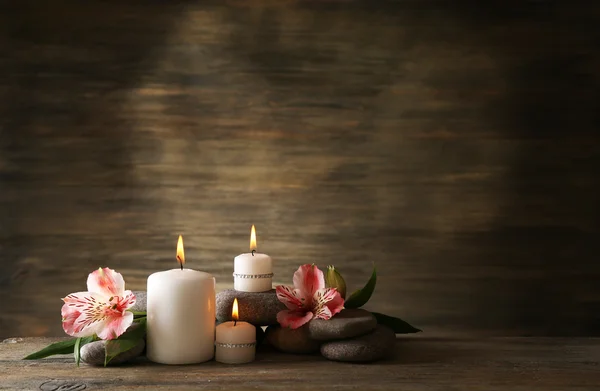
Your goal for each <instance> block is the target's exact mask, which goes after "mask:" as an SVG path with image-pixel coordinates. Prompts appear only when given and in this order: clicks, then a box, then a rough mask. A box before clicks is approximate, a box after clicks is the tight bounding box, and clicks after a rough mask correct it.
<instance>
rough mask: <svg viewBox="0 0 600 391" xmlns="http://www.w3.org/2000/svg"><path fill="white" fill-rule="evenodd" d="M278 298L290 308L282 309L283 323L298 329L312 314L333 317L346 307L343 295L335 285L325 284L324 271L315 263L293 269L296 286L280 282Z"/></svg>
mask: <svg viewBox="0 0 600 391" xmlns="http://www.w3.org/2000/svg"><path fill="white" fill-rule="evenodd" d="M276 291H277V298H278V299H279V301H281V302H282V303H283V304H285V305H286V307H287V308H288V309H287V310H283V311H279V313H278V314H277V321H278V322H279V324H281V326H283V327H289V328H292V329H297V328H298V327H300V326H302V325H304V324H306V323H308V322H309V321H310V320H311V319H312V318H318V319H330V318H331V317H332V316H333V315H335V314H337V313H338V312H340V311H341V310H342V309H343V308H344V299H342V296H341V295H340V293H339V292H338V291H337V290H336V289H335V288H325V278H324V276H323V272H322V271H321V270H319V268H318V267H316V266H315V265H302V266H300V267H299V268H298V270H296V272H295V273H294V287H293V288H292V287H288V286H284V285H279V286H277V287H276Z"/></svg>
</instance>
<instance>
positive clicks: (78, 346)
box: [73, 336, 94, 366]
mask: <svg viewBox="0 0 600 391" xmlns="http://www.w3.org/2000/svg"><path fill="white" fill-rule="evenodd" d="M92 341H94V336H91V337H79V338H77V339H76V340H75V347H74V349H73V355H74V356H75V364H77V366H79V362H80V361H81V347H82V346H83V345H85V344H88V343H90V342H92Z"/></svg>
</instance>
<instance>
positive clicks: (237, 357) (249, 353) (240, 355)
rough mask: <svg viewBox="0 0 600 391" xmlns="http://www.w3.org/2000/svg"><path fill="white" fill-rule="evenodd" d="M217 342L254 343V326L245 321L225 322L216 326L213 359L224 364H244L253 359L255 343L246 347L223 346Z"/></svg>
mask: <svg viewBox="0 0 600 391" xmlns="http://www.w3.org/2000/svg"><path fill="white" fill-rule="evenodd" d="M219 343H228V344H246V343H254V344H256V328H255V327H254V326H252V325H251V324H250V323H247V322H240V321H238V322H237V323H236V324H235V326H234V322H225V323H221V324H220V325H218V326H217V349H216V356H215V360H216V361H218V362H222V363H225V364H244V363H248V362H251V361H254V354H255V352H256V345H254V346H248V347H225V346H219V345H218V344H219Z"/></svg>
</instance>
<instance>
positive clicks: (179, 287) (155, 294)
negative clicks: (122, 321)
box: [146, 236, 215, 364]
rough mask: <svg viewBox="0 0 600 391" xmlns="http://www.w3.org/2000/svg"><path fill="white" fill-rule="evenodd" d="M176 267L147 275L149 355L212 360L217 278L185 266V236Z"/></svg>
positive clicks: (176, 360) (161, 359)
mask: <svg viewBox="0 0 600 391" xmlns="http://www.w3.org/2000/svg"><path fill="white" fill-rule="evenodd" d="M177 261H178V262H179V265H180V267H179V268H177V269H172V270H167V271H164V272H158V273H154V274H152V275H150V277H148V288H147V290H148V299H147V300H148V301H147V306H148V308H147V316H148V318H147V342H146V349H147V354H146V355H147V357H148V359H149V360H151V361H154V362H157V363H161V364H193V363H200V362H204V361H208V360H211V359H212V358H213V356H214V343H215V278H214V277H213V276H212V275H210V274H208V273H204V272H200V271H196V270H192V269H184V268H183V265H184V263H185V255H184V251H183V239H182V238H181V236H179V240H178V242H177Z"/></svg>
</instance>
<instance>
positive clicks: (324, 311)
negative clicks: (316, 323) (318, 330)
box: [315, 305, 331, 320]
mask: <svg viewBox="0 0 600 391" xmlns="http://www.w3.org/2000/svg"><path fill="white" fill-rule="evenodd" d="M315 318H318V319H325V320H327V319H331V311H330V310H329V307H327V306H326V305H324V306H322V307H320V308H319V309H318V310H317V312H316V313H315Z"/></svg>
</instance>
